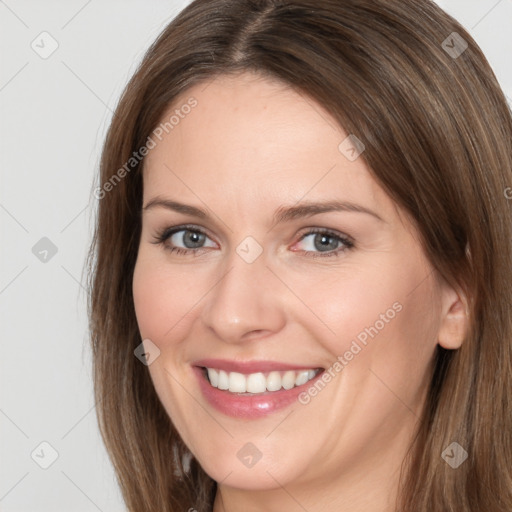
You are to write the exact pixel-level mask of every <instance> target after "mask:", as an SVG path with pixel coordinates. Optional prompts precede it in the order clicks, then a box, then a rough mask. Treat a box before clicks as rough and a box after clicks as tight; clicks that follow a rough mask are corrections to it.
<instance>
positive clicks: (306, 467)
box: [90, 0, 512, 512]
mask: <svg viewBox="0 0 512 512" xmlns="http://www.w3.org/2000/svg"><path fill="white" fill-rule="evenodd" d="M511 184H512V119H511V113H510V110H509V109H508V106H507V103H506V100H505V97H504V95H503V93H502V92H501V90H500V88H499V86H498V84H497V81H496V78H495V76H494V74H493V72H492V70H491V69H490V67H489V65H488V63H487V61H486V60H485V57H484V56H483V55H482V53H481V51H480V49H479V48H478V47H477V45H476V44H475V42H474V41H473V40H472V38H471V37H470V36H469V34H468V33H467V32H466V31H465V30H464V29H463V28H462V27H461V26H460V25H459V24H458V23H457V22H456V21H454V20H453V19H452V18H451V17H449V16H448V15H447V14H445V13H444V12H443V11H442V10H441V9H439V8H438V7H437V6H436V5H435V4H433V3H431V2H429V1H425V0H408V1H403V0H400V1H395V0H392V1H389V0H386V1H384V0H382V1H371V2H370V1H363V0H349V1H344V2H339V1H338V0H336V1H335V0H323V1H313V0H297V1H271V0H261V1H256V0H252V1H251V0H242V1H241V0H236V1H234V0H213V1H209V2H205V1H195V2H193V3H192V4H190V5H189V6H187V7H186V8H185V9H184V10H183V11H182V12H181V13H180V14H179V15H178V17H177V18H176V19H175V20H173V21H172V23H171V24H170V25H169V26H168V27H167V28H166V29H165V30H164V31H163V33H162V34H161V35H160V36H159V38H158V39H157V41H156V42H155V43H154V44H153V45H152V47H151V48H150V49H149V51H148V52H147V54H146V56H145V58H144V59H143V62H142V63H141V65H140V66H139V69H138V70H137V72H136V73H135V75H134V76H133V78H132V79H131V81H130V83H129V84H128V86H127V87H126V89H125V91H124V94H123V95H122V98H121V100H120V103H119V105H118V107H117V109H116V112H115V116H114V118H113V120H112V124H111V127H110V130H109V132H108V136H107V139H106V142H105V146H104V150H103V155H102V160H101V176H100V185H99V187H98V188H97V190H96V197H97V198H98V199H99V211H98V220H97V228H96V233H95V238H94V243H93V246H92V247H91V253H90V270H91V290H92V292H91V300H90V318H91V331H92V347H93V353H94V372H95V373H94V375H95V392H96V395H97V399H98V402H99V406H98V414H99V422H100V428H101V432H102V435H103V438H104V441H105V443H106V446H107V449H108V450H109V453H110V456H111V459H112V462H113V464H114V467H115V469H116V471H117V475H118V478H119V482H120V485H121V489H122V492H123V496H124V499H125V501H126V504H127V506H128V509H129V510H130V511H138V512H140V511H160V512H161V511H164V510H165V511H176V510H197V511H211V510H213V511H214V512H221V511H226V512H230V511H239V510H244V509H245V510H255V511H256V510H266V511H273V510H287V511H295V510H297V511H299V510H308V511H310V512H313V511H316V510H320V509H321V510H323V511H326V510H329V511H330V510H332V511H336V512H340V511H342V512H343V511H348V510H350V511H351V512H355V511H362V510H365V511H372V512H373V511H375V512H377V511H378V512H384V511H386V512H387V511H395V510H396V511H403V512H405V511H415V512H427V511H436V512H437V511H439V512H441V511H453V510H457V511H463V512H477V511H478V512H479V511H481V510H485V511H486V512H498V511H500V512H505V511H510V510H512V468H511V463H510V461H511V460H512V453H511V452H512V443H511V431H512V417H511V412H510V411H511V409H510V407H511V404H512V383H511V378H510V375H511V371H512V364H511V361H512V342H511V340H512V317H511V314H510V307H509V306H510V297H511V293H512V280H511V269H512V251H511V240H512V224H511V216H510V201H508V199H507V197H508V196H507V190H509V187H510V186H511Z"/></svg>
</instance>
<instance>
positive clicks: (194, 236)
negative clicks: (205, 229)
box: [184, 231, 204, 249]
mask: <svg viewBox="0 0 512 512" xmlns="http://www.w3.org/2000/svg"><path fill="white" fill-rule="evenodd" d="M187 237H188V238H189V239H190V240H189V241H190V243H191V244H192V245H194V244H199V245H201V242H202V241H203V239H204V235H203V234H202V233H197V232H195V231H188V235H185V237H184V243H185V245H186V246H187V247H188V248H189V249H191V248H192V249H194V248H195V247H189V246H188V244H187Z"/></svg>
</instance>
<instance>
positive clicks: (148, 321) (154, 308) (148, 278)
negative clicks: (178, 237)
mask: <svg viewBox="0 0 512 512" xmlns="http://www.w3.org/2000/svg"><path fill="white" fill-rule="evenodd" d="M191 281H192V279H191V278H190V273H189V274H188V276H187V274H186V273H185V272H176V271H171V270H170V269H169V268H166V266H165V264H164V265H162V263H161V262H159V261H155V259H154V258H149V257H145V256H144V254H142V255H140V256H139V258H138V259H137V263H136V265H135V269H134V276H133V300H134V306H135V313H136V317H137V323H138V326H139V330H140V334H141V336H142V338H143V339H144V338H149V339H151V341H153V342H154V343H155V344H156V345H158V346H159V348H160V350H163V349H165V342H164V340H168V339H172V338H175V337H176V336H175V333H176V330H177V329H179V330H181V329H183V326H184V325H185V324H186V323H187V318H186V316H187V313H189V312H190V311H191V309H192V308H193V305H194V304H195V303H196V302H197V300H198V298H199V297H201V294H200V293H199V291H198V290H197V287H196V286H195V285H193V284H192V283H191ZM193 281H194V283H195V282H196V280H193ZM171 330H173V331H174V335H173V336H169V333H170V332H171Z"/></svg>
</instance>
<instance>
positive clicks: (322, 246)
mask: <svg viewBox="0 0 512 512" xmlns="http://www.w3.org/2000/svg"><path fill="white" fill-rule="evenodd" d="M318 238H320V240H321V242H320V243H318V244H317V243H316V242H317V240H318ZM329 240H332V243H331V244H329V242H328V241H329ZM329 245H331V246H332V247H329ZM315 248H316V249H325V248H328V249H336V240H335V239H334V237H332V236H329V235H323V234H319V235H317V236H316V237H315Z"/></svg>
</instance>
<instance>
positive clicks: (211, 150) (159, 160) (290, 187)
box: [144, 74, 392, 209]
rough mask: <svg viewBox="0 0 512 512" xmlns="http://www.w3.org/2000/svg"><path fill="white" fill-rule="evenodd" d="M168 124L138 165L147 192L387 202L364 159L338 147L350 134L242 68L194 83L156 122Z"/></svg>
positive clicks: (312, 105)
mask: <svg viewBox="0 0 512 512" xmlns="http://www.w3.org/2000/svg"><path fill="white" fill-rule="evenodd" d="M187 105H195V106H193V107H191V108H189V107H187ZM171 118H173V119H172V121H173V122H169V120H171ZM166 122H167V123H168V125H167V129H166V130H165V129H164V130H163V131H162V133H161V140H158V139H157V138H155V137H153V139H154V140H155V142H156V146H155V147H154V148H153V149H151V151H150V152H149V154H148V155H147V157H146V160H145V163H144V196H145V197H146V198H147V197H149V196H150V195H151V196H153V195H155V194H162V193H165V192H167V191H169V192H172V193H173V195H174V194H175V195H179V196H182V197H183V196H186V197H189V198H192V197H193V195H194V193H195V194H196V195H198V194H199V192H201V194H203V195H207V196H208V197H209V198H210V199H211V198H212V197H213V196H214V195H215V192H216V191H217V194H218V193H219V192H222V194H223V196H224V198H225V199H228V198H229V199H232V200H238V201H243V200H244V194H246V195H247V196H249V195H250V197H251V199H252V200H253V201H255V200H256V198H259V199H260V203H261V202H265V203H268V206H269V207H270V206H271V204H272V203H273V202H276V203H279V204H281V203H283V202H290V201H292V202H296V201H299V200H300V199H301V198H303V197H304V198H306V199H308V200H316V199H325V198H327V197H328V198H329V199H347V200H353V201H356V200H358V201H360V202H364V203H365V204H366V205H368V206H370V205H372V206H373V207H375V205H377V204H378V205H379V207H380V208H382V209H386V208H388V209H389V208H390V207H391V206H392V205H391V202H390V199H389V198H388V197H387V195H386V194H385V193H384V191H383V190H382V189H381V188H380V187H379V186H378V184H377V183H376V181H375V180H374V178H373V177H372V175H371V173H370V172H369V169H368V167H367V166H366V163H365V162H364V160H363V159H362V158H357V159H355V160H351V159H348V158H347V156H346V154H345V153H344V152H343V150H344V149H345V146H346V145H347V140H348V141H349V142H350V139H348V137H349V134H348V133H346V132H345V131H344V129H343V128H342V127H340V126H339V125H338V124H337V122H336V121H335V120H334V119H333V118H332V117H331V116H330V115H329V113H328V112H327V111H326V110H325V109H324V108H323V107H322V106H321V105H319V104H318V103H316V102H314V101H313V100H312V99H311V98H309V97H307V96H305V95H303V94H301V93H299V92H297V91H295V90H293V89H292V88H290V87H288V86H286V85H284V84H281V83H280V82H278V81H275V80H268V79H267V78H263V77H261V76H258V75H254V74H242V75H237V76H220V77H217V78H215V79H213V80H210V81H208V82H203V83H200V84H196V85H195V86H193V87H191V88H189V89H187V90H186V91H184V92H183V93H182V94H181V95H180V96H179V97H178V98H176V99H175V101H174V102H173V105H172V106H170V107H169V108H168V109H167V111H166V112H165V113H164V115H163V116H162V118H161V123H162V124H161V125H160V126H164V127H165V125H164V124H163V123H166ZM340 145H341V146H340ZM235 192H236V194H237V199H235V198H234V197H231V196H233V195H234V194H235ZM196 199H197V198H196Z"/></svg>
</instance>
